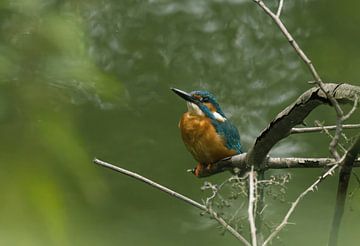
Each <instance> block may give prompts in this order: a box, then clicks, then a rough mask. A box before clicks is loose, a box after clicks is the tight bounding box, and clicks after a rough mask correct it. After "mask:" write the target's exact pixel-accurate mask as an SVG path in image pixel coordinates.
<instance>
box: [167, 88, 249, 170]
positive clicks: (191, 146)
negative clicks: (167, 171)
mask: <svg viewBox="0 0 360 246" xmlns="http://www.w3.org/2000/svg"><path fill="white" fill-rule="evenodd" d="M171 90H172V91H173V92H175V93H176V94H177V95H178V96H180V97H181V98H183V99H184V100H185V101H186V104H187V109H188V111H187V112H185V113H184V114H183V115H182V117H181V119H180V122H179V128H180V130H181V137H182V139H183V142H184V144H185V146H186V148H187V149H188V151H189V152H190V153H191V154H192V156H193V157H194V159H195V160H196V161H197V162H198V165H197V166H196V167H195V168H194V169H193V170H192V172H193V173H194V174H195V176H197V177H199V173H200V172H201V170H203V169H204V168H210V167H211V164H213V163H216V162H217V161H220V160H222V159H224V158H226V157H230V156H233V155H236V154H240V153H243V151H242V146H241V144H240V135H239V132H238V130H237V128H236V127H235V126H234V125H233V124H232V123H231V122H230V121H229V119H228V118H227V117H226V116H225V114H224V112H223V111H222V110H221V108H220V105H219V104H218V102H217V101H216V99H215V97H214V95H213V94H211V93H210V92H208V91H203V90H198V91H192V92H190V93H187V92H185V91H182V90H179V89H176V88H171Z"/></svg>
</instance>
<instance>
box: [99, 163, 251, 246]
mask: <svg viewBox="0 0 360 246" xmlns="http://www.w3.org/2000/svg"><path fill="white" fill-rule="evenodd" d="M94 163H95V164H97V165H100V166H103V167H106V168H109V169H111V170H113V171H116V172H119V173H122V174H125V175H127V176H129V177H131V178H134V179H136V180H139V181H141V182H144V183H146V184H148V185H150V186H152V187H154V188H156V189H159V190H160V191H162V192H165V193H166V194H168V195H171V196H173V197H176V198H177V199H179V200H181V201H183V202H186V203H187V204H190V205H192V206H194V207H196V208H198V209H201V210H203V211H205V212H207V213H209V214H210V215H211V217H213V218H214V219H215V220H216V221H217V222H219V223H220V224H221V225H222V226H223V227H224V228H225V229H226V230H227V231H229V232H230V233H231V234H232V235H233V236H234V237H236V238H237V239H238V240H239V241H241V242H242V243H243V244H244V245H246V246H251V244H250V243H249V242H248V241H247V240H246V239H245V238H244V237H243V236H242V235H241V234H239V233H238V232H237V231H236V230H235V229H234V228H232V227H231V226H230V225H229V224H228V223H227V222H226V221H225V220H224V219H223V218H222V217H221V216H219V215H218V214H217V213H216V212H215V211H214V210H212V209H210V208H208V207H206V206H204V205H202V204H200V203H198V202H196V201H194V200H192V199H191V198H188V197H186V196H184V195H181V194H180V193H177V192H175V191H173V190H171V189H169V188H167V187H165V186H163V185H160V184H158V183H156V182H154V181H152V180H150V179H148V178H145V177H144V176H141V175H139V174H137V173H134V172H131V171H129V170H126V169H124V168H121V167H117V166H114V165H112V164H110V163H107V162H104V161H101V160H98V159H94Z"/></svg>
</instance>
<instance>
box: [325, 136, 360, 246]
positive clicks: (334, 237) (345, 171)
mask: <svg viewBox="0 0 360 246" xmlns="http://www.w3.org/2000/svg"><path fill="white" fill-rule="evenodd" d="M359 153H360V136H358V137H357V139H356V140H355V142H354V144H353V145H352V147H351V148H350V149H349V151H348V152H347V153H346V156H345V159H344V161H343V163H342V164H341V169H340V174H339V183H338V190H337V194H336V205H335V211H334V217H333V222H332V227H331V232H330V239H329V246H335V245H337V241H338V234H339V228H340V223H341V219H342V216H343V214H344V208H345V200H346V194H347V189H348V186H349V181H350V175H351V170H352V168H353V166H354V164H355V161H356V157H357V156H358V155H359Z"/></svg>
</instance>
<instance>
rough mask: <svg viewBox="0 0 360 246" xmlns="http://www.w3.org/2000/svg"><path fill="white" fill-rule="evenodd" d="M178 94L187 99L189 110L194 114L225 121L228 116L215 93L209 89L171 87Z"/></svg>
mask: <svg viewBox="0 0 360 246" xmlns="http://www.w3.org/2000/svg"><path fill="white" fill-rule="evenodd" d="M171 90H172V91H173V92H175V93H176V94H177V95H178V96H180V97H181V98H183V99H184V100H186V104H187V107H188V112H189V113H190V114H192V115H199V116H207V117H210V118H213V119H216V120H217V121H220V122H224V121H225V120H226V116H225V114H224V112H223V111H222V110H221V108H220V105H219V104H218V102H217V101H216V99H215V97H214V95H213V94H211V93H210V92H208V91H192V92H190V93H187V92H185V91H182V90H179V89H176V88H171Z"/></svg>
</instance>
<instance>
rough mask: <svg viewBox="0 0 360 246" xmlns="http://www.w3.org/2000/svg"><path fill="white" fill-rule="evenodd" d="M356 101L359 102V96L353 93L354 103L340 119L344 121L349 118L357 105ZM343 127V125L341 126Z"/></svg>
mask: <svg viewBox="0 0 360 246" xmlns="http://www.w3.org/2000/svg"><path fill="white" fill-rule="evenodd" d="M358 102H359V98H358V96H357V95H355V100H354V105H353V107H352V108H351V110H350V111H349V113H347V114H346V115H344V116H343V117H342V119H341V120H342V121H345V120H347V119H349V118H350V116H351V115H352V114H353V113H354V112H355V110H356V109H357V107H358ZM343 127H344V126H343Z"/></svg>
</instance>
